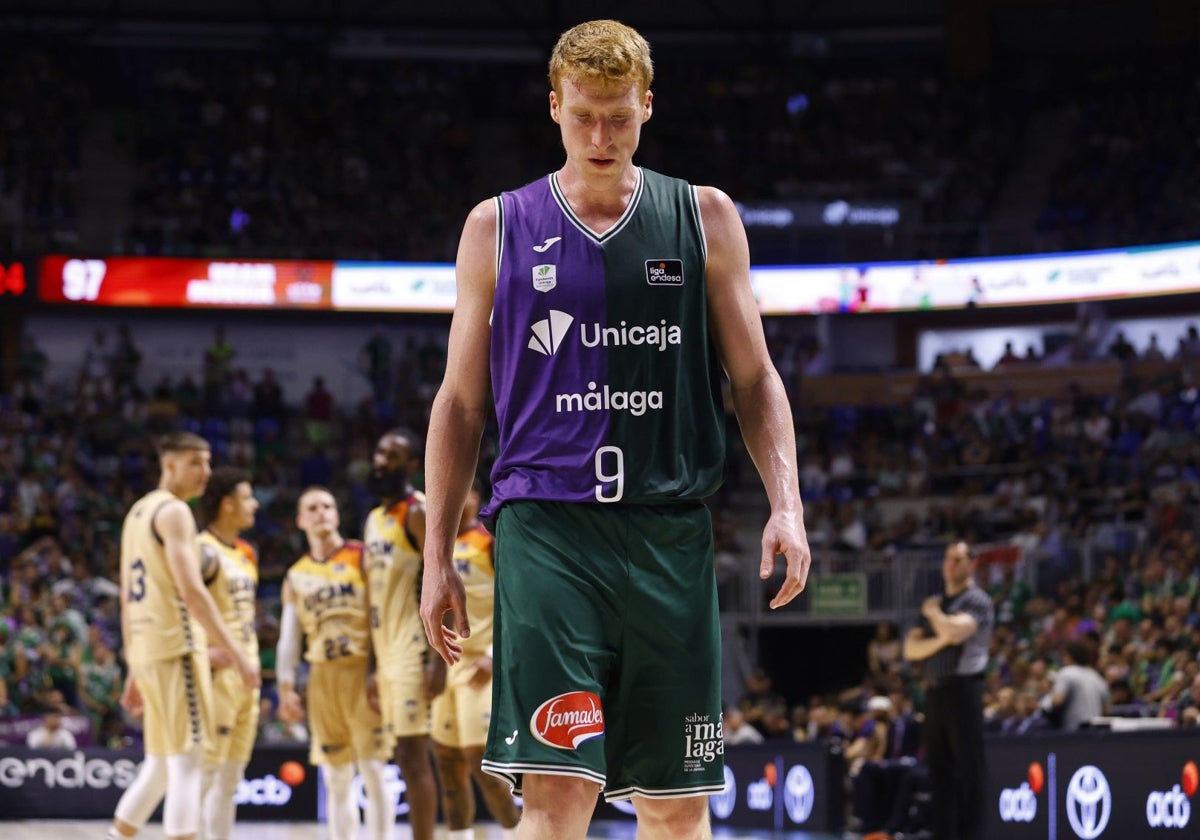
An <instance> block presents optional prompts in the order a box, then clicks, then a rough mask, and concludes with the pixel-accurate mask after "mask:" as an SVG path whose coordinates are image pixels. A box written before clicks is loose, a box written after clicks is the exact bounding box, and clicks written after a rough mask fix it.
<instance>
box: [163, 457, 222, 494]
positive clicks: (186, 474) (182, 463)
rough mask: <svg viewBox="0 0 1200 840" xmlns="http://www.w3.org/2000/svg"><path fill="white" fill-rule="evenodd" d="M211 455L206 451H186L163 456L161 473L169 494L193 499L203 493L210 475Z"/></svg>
mask: <svg viewBox="0 0 1200 840" xmlns="http://www.w3.org/2000/svg"><path fill="white" fill-rule="evenodd" d="M211 462H212V453H211V452H210V451H208V450H207V449H188V450H185V451H183V452H168V453H166V454H165V455H163V458H162V465H163V473H164V475H165V476H166V479H167V483H168V484H169V485H170V487H171V492H173V493H175V494H176V495H177V496H179V497H180V498H183V499H194V498H195V497H196V496H199V495H200V494H202V493H203V492H204V488H205V486H206V485H207V484H208V477H209V476H210V475H212V463H211Z"/></svg>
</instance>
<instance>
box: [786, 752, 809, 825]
mask: <svg viewBox="0 0 1200 840" xmlns="http://www.w3.org/2000/svg"><path fill="white" fill-rule="evenodd" d="M813 799H814V794H813V777H812V774H811V773H809V772H808V768H807V767H805V766H804V765H803V764H797V765H796V766H795V767H793V768H792V769H791V770H789V771H788V774H787V778H786V779H785V780H784V783H783V805H784V807H785V808H787V812H788V816H789V817H791V818H792V822H794V823H802V822H805V821H806V820H808V818H809V817H810V816H812V809H813Z"/></svg>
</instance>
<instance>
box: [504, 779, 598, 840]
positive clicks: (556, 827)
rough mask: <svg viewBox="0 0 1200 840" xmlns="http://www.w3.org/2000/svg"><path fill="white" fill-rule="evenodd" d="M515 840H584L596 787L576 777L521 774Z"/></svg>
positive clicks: (595, 783) (588, 780)
mask: <svg viewBox="0 0 1200 840" xmlns="http://www.w3.org/2000/svg"><path fill="white" fill-rule="evenodd" d="M522 790H523V795H524V803H525V808H524V813H523V814H522V816H521V822H520V824H519V825H518V826H517V840H584V838H585V837H587V830H588V823H590V822H591V820H592V812H593V811H594V810H596V799H597V797H598V796H599V795H600V785H599V784H598V783H597V782H593V781H591V780H590V779H583V778H580V777H578V776H549V775H545V774H537V773H525V774H524V776H523V778H522Z"/></svg>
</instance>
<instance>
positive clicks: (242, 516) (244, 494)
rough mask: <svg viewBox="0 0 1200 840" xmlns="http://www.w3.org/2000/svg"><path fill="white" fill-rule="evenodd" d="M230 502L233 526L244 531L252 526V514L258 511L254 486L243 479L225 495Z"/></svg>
mask: <svg viewBox="0 0 1200 840" xmlns="http://www.w3.org/2000/svg"><path fill="white" fill-rule="evenodd" d="M227 498H228V499H229V501H230V503H231V507H232V510H231V512H232V514H233V522H234V527H236V528H237V529H238V530H239V531H246V530H248V529H250V528H253V527H254V514H255V513H257V512H258V499H256V498H254V488H253V487H251V486H250V482H248V481H243V482H241V483H240V484H238V486H237V487H235V488H233V492H232V493H230V494H229V496H228V497H227Z"/></svg>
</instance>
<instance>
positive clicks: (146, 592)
mask: <svg viewBox="0 0 1200 840" xmlns="http://www.w3.org/2000/svg"><path fill="white" fill-rule="evenodd" d="M174 501H179V497H178V496H176V495H175V494H174V493H171V492H169V491H167V490H162V489H158V490H152V491H151V492H149V493H147V494H146V495H145V496H142V498H140V499H138V501H137V502H135V503H134V505H133V507H132V508H130V510H129V513H128V515H127V516H126V517H125V523H124V525H123V526H122V528H121V580H122V582H123V584H124V586H125V607H124V609H125V613H126V614H125V626H126V628H127V629H128V633H129V637H128V638H127V639H126V640H125V660H126V662H128V663H129V666H130V667H131V668H137V667H138V666H141V665H145V664H147V663H151V662H159V661H162V660H164V659H175V658H177V657H180V656H183V655H184V654H187V653H192V652H195V651H206V650H207V649H208V639H207V637H206V636H205V635H204V629H203V628H202V627H201V626H200V624H199V622H197V621H196V620H195V619H194V618H193V617H192V616H191V614H190V613H189V612H188V608H187V605H186V604H184V602H183V599H182V598H181V597H179V590H178V589H177V588H176V587H175V578H173V577H172V576H171V569H170V568H169V567H168V566H167V552H166V547H165V546H164V545H163V541H162V537H161V536H160V535H159V533H158V531H157V530H156V529H155V527H154V517H155V515H156V514H157V513H158V511H159V510H160V509H161V508H162V506H163V505H165V504H168V503H170V502H174Z"/></svg>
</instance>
